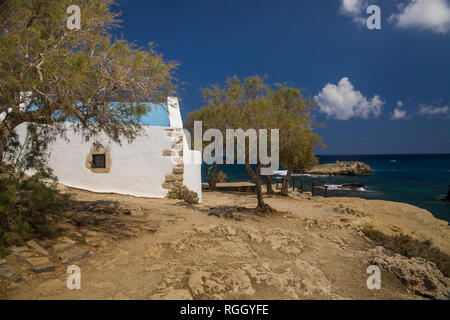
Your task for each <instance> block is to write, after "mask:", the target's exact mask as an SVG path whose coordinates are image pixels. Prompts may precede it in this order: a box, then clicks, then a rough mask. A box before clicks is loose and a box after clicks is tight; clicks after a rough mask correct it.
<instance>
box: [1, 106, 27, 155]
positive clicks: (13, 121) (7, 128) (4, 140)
mask: <svg viewBox="0 0 450 320" xmlns="http://www.w3.org/2000/svg"><path fill="white" fill-rule="evenodd" d="M22 122H24V121H23V120H21V119H20V118H19V117H17V116H14V115H12V114H7V115H6V117H5V119H3V121H1V122H0V162H3V158H4V154H5V151H6V147H7V145H8V140H9V138H10V137H11V135H12V134H13V132H14V129H15V128H16V127H17V126H18V125H19V124H21V123H22Z"/></svg>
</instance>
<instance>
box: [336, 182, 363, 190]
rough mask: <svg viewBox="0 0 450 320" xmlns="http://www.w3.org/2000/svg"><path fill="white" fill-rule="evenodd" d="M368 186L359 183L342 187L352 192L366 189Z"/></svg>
mask: <svg viewBox="0 0 450 320" xmlns="http://www.w3.org/2000/svg"><path fill="white" fill-rule="evenodd" d="M365 187H366V186H365V185H363V184H359V183H349V184H343V185H341V186H340V188H342V189H351V190H358V189H361V188H362V189H364V188H365Z"/></svg>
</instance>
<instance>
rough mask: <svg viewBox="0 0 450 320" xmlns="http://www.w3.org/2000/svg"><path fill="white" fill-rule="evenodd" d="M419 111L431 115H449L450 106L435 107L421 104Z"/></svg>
mask: <svg viewBox="0 0 450 320" xmlns="http://www.w3.org/2000/svg"><path fill="white" fill-rule="evenodd" d="M419 113H420V114H425V115H429V116H433V115H438V114H443V115H448V114H449V113H450V108H449V107H448V106H445V107H433V106H429V105H425V104H421V105H420V107H419Z"/></svg>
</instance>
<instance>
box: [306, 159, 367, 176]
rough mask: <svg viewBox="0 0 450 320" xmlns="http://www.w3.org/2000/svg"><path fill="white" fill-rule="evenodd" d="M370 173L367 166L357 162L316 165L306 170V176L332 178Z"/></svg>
mask: <svg viewBox="0 0 450 320" xmlns="http://www.w3.org/2000/svg"><path fill="white" fill-rule="evenodd" d="M371 171H372V169H371V168H370V166H369V165H367V164H365V163H363V162H359V161H344V162H341V161H336V163H326V164H318V165H316V166H314V167H312V168H311V169H310V170H308V171H307V172H306V173H308V174H317V175H333V176H361V175H365V174H369V173H370V172H371Z"/></svg>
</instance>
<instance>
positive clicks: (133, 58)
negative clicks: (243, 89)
mask: <svg viewBox="0 0 450 320" xmlns="http://www.w3.org/2000/svg"><path fill="white" fill-rule="evenodd" d="M74 4H75V5H78V6H79V7H80V9H81V29H79V30H69V29H68V28H67V25H66V24H67V18H68V16H67V13H66V10H67V8H68V7H69V6H70V5H74ZM112 5H113V0H59V1H53V0H4V1H2V2H1V3H0V114H2V115H3V116H4V119H3V121H0V160H3V158H4V152H5V150H6V148H7V144H8V141H9V140H10V138H11V137H12V136H13V133H14V129H15V128H16V127H17V126H18V125H19V124H21V123H24V122H32V123H37V124H44V125H55V124H58V123H62V122H66V121H71V122H72V123H74V126H75V127H76V129H78V130H79V131H80V132H81V134H83V136H84V137H85V138H87V139H88V138H92V137H96V136H97V135H98V134H99V133H100V132H104V133H106V134H107V135H108V136H109V137H110V138H111V139H112V140H114V141H116V142H120V141H121V139H123V138H126V139H129V140H131V139H133V138H134V137H135V136H136V135H137V134H139V132H140V126H139V121H140V118H141V116H143V115H144V114H146V113H147V111H148V109H147V108H148V107H146V106H145V105H144V104H142V102H145V101H152V102H159V101H163V99H165V98H166V97H167V95H169V94H170V93H172V92H173V90H174V89H175V86H174V84H173V81H174V78H173V71H174V69H175V67H176V63H168V62H166V61H165V60H164V58H163V56H162V55H161V54H159V53H157V52H156V51H155V50H154V45H153V44H151V43H150V44H149V47H148V49H142V48H138V47H136V46H135V45H134V44H132V43H129V42H127V41H125V40H115V39H113V36H112V33H111V31H112V28H113V27H116V26H118V20H117V16H118V15H117V14H116V13H114V12H113V11H112ZM56 127H58V126H55V128H56ZM64 128H66V126H60V127H59V130H57V131H56V132H53V134H57V133H61V130H64Z"/></svg>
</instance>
